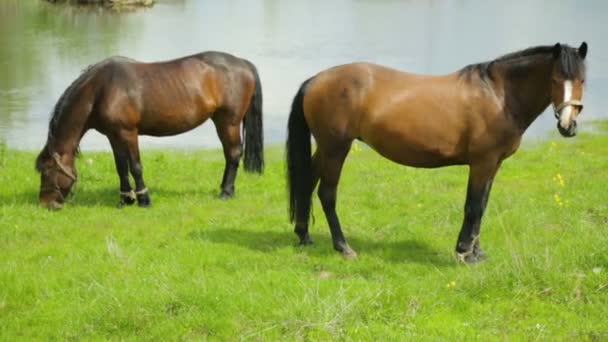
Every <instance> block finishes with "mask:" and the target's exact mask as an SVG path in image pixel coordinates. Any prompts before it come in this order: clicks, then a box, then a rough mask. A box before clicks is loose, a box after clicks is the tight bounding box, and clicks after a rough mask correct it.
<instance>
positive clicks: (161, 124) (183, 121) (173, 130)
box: [138, 113, 210, 137]
mask: <svg viewBox="0 0 608 342" xmlns="http://www.w3.org/2000/svg"><path fill="white" fill-rule="evenodd" d="M209 116H210V115H209V114H190V113H187V114H184V113H182V114H169V115H161V114H154V115H149V114H148V113H146V115H144V116H142V120H141V122H140V124H139V127H138V130H139V133H140V134H145V135H152V136H159V137H160V136H170V135H177V134H181V133H185V132H188V131H190V130H192V129H194V128H196V127H198V126H200V125H201V124H203V123H204V122H205V121H206V120H207V119H208V118H209Z"/></svg>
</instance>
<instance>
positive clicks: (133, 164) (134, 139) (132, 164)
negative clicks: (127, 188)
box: [124, 131, 152, 208]
mask: <svg viewBox="0 0 608 342" xmlns="http://www.w3.org/2000/svg"><path fill="white" fill-rule="evenodd" d="M124 140H125V141H126V142H127V147H128V149H129V169H130V170H131V175H132V176H133V178H134V179H135V196H136V198H137V204H138V205H139V206H140V207H142V208H147V207H149V206H150V205H152V200H150V194H149V192H148V188H146V184H145V183H144V168H143V166H142V164H141V159H140V156H139V141H138V140H139V139H138V135H137V131H129V132H125V134H124Z"/></svg>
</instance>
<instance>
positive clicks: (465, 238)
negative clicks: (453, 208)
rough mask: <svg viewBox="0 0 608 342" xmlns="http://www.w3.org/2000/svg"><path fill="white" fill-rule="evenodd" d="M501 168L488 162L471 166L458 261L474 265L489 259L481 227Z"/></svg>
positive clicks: (459, 238) (457, 255) (458, 247)
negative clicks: (496, 176)
mask: <svg viewBox="0 0 608 342" xmlns="http://www.w3.org/2000/svg"><path fill="white" fill-rule="evenodd" d="M499 166H500V163H498V162H487V161H486V162H484V163H480V164H473V165H471V168H470V171H469V182H468V186H467V198H466V202H465V205H464V221H463V223H462V228H461V230H460V234H459V235H458V242H457V244H456V257H457V258H458V261H461V262H465V263H474V262H478V261H482V260H484V259H486V258H487V255H486V253H485V252H484V251H483V249H482V248H481V245H480V243H479V234H480V226H481V219H482V216H483V213H484V211H485V209H486V206H487V204H488V198H489V196H490V190H491V189H492V182H493V180H494V176H495V175H496V171H497V170H498V168H499Z"/></svg>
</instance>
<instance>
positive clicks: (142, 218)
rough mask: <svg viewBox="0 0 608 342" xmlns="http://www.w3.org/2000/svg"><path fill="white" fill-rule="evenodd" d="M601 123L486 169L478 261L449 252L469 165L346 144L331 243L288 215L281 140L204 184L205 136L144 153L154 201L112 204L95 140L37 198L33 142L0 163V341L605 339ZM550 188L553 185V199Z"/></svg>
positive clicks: (104, 157)
mask: <svg viewBox="0 0 608 342" xmlns="http://www.w3.org/2000/svg"><path fill="white" fill-rule="evenodd" d="M607 143H608V136H606V135H583V136H580V137H577V138H575V139H568V140H566V139H561V138H557V137H556V138H555V139H552V140H551V141H550V142H546V143H540V144H537V145H534V146H525V147H524V148H522V150H521V151H519V152H518V153H516V154H515V156H514V157H512V158H511V159H509V160H507V161H506V162H505V163H504V165H503V167H502V169H501V171H500V172H499V174H498V176H497V179H496V180H495V183H494V189H493V193H492V195H491V198H490V203H489V206H488V211H487V213H486V216H485V218H484V222H483V225H482V235H481V236H482V244H483V246H484V248H485V249H486V251H487V252H488V253H489V256H490V258H489V260H488V261H486V262H484V263H481V264H477V265H472V266H465V265H460V264H457V263H456V262H455V258H454V257H453V248H454V245H455V242H456V237H457V234H458V231H459V229H460V224H461V221H462V215H463V214H462V208H463V205H464V193H465V185H466V175H467V169H466V167H453V168H442V169H435V170H421V169H413V168H407V167H402V166H399V165H396V164H393V163H391V162H389V161H387V160H385V159H383V158H381V157H379V156H378V155H377V154H376V153H374V152H373V151H370V150H369V149H368V148H366V147H364V146H362V145H358V148H356V149H353V152H352V153H351V155H350V156H349V157H348V159H347V163H346V165H345V168H344V173H343V177H342V180H341V183H340V190H339V196H338V213H339V214H340V218H341V220H342V223H343V225H344V231H345V234H346V236H347V238H348V239H349V241H350V244H351V246H352V247H353V248H354V249H355V250H357V252H358V253H359V258H358V259H356V260H353V261H347V260H344V259H343V258H342V257H341V256H340V255H338V254H337V253H336V252H334V251H333V250H332V247H331V240H330V236H329V232H328V229H327V225H326V222H325V218H324V217H323V212H322V210H321V209H320V205H319V203H318V201H317V200H316V199H315V203H314V208H315V209H314V213H315V218H316V220H315V222H314V223H313V224H312V227H311V233H312V237H313V239H314V240H315V245H313V246H310V247H305V248H303V247H299V246H297V245H296V242H297V238H296V236H295V235H294V234H293V232H292V229H293V227H292V226H291V224H289V223H288V220H287V208H286V204H287V203H286V202H287V199H286V194H285V180H284V165H283V157H282V156H283V151H282V150H281V149H279V148H269V149H268V151H267V162H268V164H267V168H266V173H265V174H264V175H263V176H257V175H251V174H245V173H244V172H242V170H241V171H240V172H239V176H238V178H237V196H236V198H234V199H232V200H229V201H221V200H219V199H217V194H218V192H219V182H220V180H221V175H222V171H223V160H222V156H221V155H222V154H221V152H220V151H171V150H164V151H147V150H144V151H143V160H144V167H145V176H146V181H147V184H148V187H149V188H150V191H151V196H152V200H153V207H152V208H151V209H140V208H137V207H131V208H124V209H116V208H115V207H114V205H115V204H116V203H117V201H118V178H117V176H116V174H115V171H114V165H113V161H112V156H111V154H110V153H86V151H85V153H84V154H83V156H82V158H80V159H79V160H78V171H79V175H80V181H79V183H78V186H77V188H76V189H75V191H76V195H75V197H74V198H73V200H72V201H71V202H70V203H68V205H66V207H65V208H64V210H62V211H59V212H48V211H46V210H44V209H41V208H39V207H38V206H37V203H36V201H37V199H36V196H37V190H38V186H39V177H38V175H37V174H36V173H35V171H34V170H33V168H32V163H33V160H34V158H35V153H34V152H21V151H15V150H11V149H9V150H8V151H7V152H5V153H6V154H7V155H8V160H10V163H8V164H7V167H5V168H4V169H3V170H2V171H1V172H0V182H1V183H0V184H1V186H0V205H1V206H0V222H1V228H0V251H2V252H1V253H0V337H1V338H0V339H2V340H31V339H37V340H59V339H61V340H66V339H68V340H72V339H74V340H82V339H102V340H106V339H127V340H133V339H137V340H141V339H146V340H147V339H153V340H167V339H171V340H173V339H186V340H198V339H218V340H236V339H246V340H334V339H346V340H404V339H412V340H418V339H421V338H423V339H430V340H464V339H477V340H530V339H543V340H555V339H558V340H605V339H608V325H606V317H607V316H608V234H607V233H606V228H607V227H608V201H607V198H606V196H607V195H606V194H607V193H608V173H607V172H606V167H607V164H608V163H607V156H608V144H607ZM556 195H557V196H556Z"/></svg>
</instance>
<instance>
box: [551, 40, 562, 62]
mask: <svg viewBox="0 0 608 342" xmlns="http://www.w3.org/2000/svg"><path fill="white" fill-rule="evenodd" d="M561 53H562V45H561V44H560V43H555V45H553V58H555V59H557V58H558V57H559V55H560V54H561Z"/></svg>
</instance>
